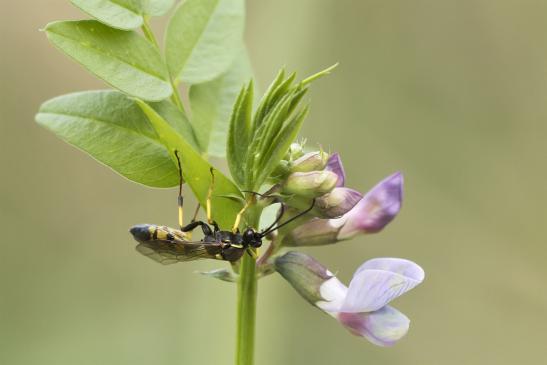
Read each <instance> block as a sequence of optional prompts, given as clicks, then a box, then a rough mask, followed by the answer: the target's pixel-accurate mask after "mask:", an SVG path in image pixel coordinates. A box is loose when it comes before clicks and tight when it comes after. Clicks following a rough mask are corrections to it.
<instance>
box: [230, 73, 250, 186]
mask: <svg viewBox="0 0 547 365" xmlns="http://www.w3.org/2000/svg"><path fill="white" fill-rule="evenodd" d="M252 112H253V83H252V81H251V82H250V83H249V85H248V86H247V87H244V88H242V89H241V92H240V93H239V96H238V98H237V100H236V103H235V105H234V110H233V113H232V116H231V118H230V128H229V130H228V140H227V149H226V152H227V158H228V166H229V167H230V172H231V173H232V176H233V177H234V179H235V180H236V182H237V183H238V185H239V186H241V187H244V188H245V189H250V188H251V186H250V185H249V184H247V175H248V174H249V173H251V171H248V169H247V168H248V167H249V165H248V164H247V163H246V160H247V158H248V155H249V150H248V146H249V143H250V138H251V118H252Z"/></svg>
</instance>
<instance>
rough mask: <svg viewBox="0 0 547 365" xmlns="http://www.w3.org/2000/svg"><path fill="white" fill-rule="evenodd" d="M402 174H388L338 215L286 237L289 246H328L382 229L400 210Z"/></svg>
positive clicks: (309, 224) (306, 226) (307, 225)
mask: <svg viewBox="0 0 547 365" xmlns="http://www.w3.org/2000/svg"><path fill="white" fill-rule="evenodd" d="M402 198H403V175H402V174H401V173H400V172H397V173H395V174H393V175H391V176H388V177H387V178H385V179H384V180H382V181H381V182H380V183H378V184H377V185H376V186H375V187H374V188H372V190H370V191H369V192H368V193H367V194H366V195H365V196H364V197H363V198H362V199H361V200H360V201H359V202H358V203H357V204H355V205H354V206H353V208H351V210H349V211H348V212H347V213H345V214H344V215H343V216H341V217H339V218H332V219H320V218H314V219H312V220H310V221H308V222H306V223H304V224H302V225H300V226H298V227H296V228H294V229H293V230H292V231H290V232H289V233H288V234H286V235H285V237H284V238H283V244H284V245H286V246H314V245H326V244H330V243H335V242H337V241H342V240H347V239H350V238H352V237H354V236H355V235H357V234H359V233H376V232H379V231H381V230H382V229H383V228H384V227H385V226H386V225H387V224H388V223H389V222H391V221H392V220H393V218H395V216H396V215H397V213H399V210H400V209H401V203H402Z"/></svg>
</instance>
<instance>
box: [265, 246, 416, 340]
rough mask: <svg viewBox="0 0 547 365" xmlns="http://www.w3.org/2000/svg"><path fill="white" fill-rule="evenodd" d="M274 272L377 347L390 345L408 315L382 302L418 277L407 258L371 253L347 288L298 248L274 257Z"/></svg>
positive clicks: (405, 328)
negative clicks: (377, 255) (275, 270)
mask: <svg viewBox="0 0 547 365" xmlns="http://www.w3.org/2000/svg"><path fill="white" fill-rule="evenodd" d="M275 266H276V269H277V271H278V272H279V273H280V274H281V275H282V276H283V277H284V278H285V279H286V280H287V281H288V282H289V283H290V284H291V285H292V286H293V287H294V288H295V289H296V291H298V292H299V293H300V295H302V296H303V297H304V298H305V299H306V300H308V301H309V302H310V303H311V304H313V305H314V306H316V307H318V308H319V309H321V310H323V311H324V312H326V313H327V314H329V315H331V316H332V317H334V318H336V319H337V320H338V321H339V322H340V323H341V324H342V325H343V326H344V327H345V328H346V329H348V330H349V331H350V332H351V333H353V334H354V335H357V336H362V337H365V338H366V339H367V340H369V341H370V342H372V343H373V344H375V345H378V346H391V345H393V344H395V343H396V342H397V341H398V340H400V339H401V338H402V337H403V336H404V335H405V334H406V333H407V332H408V328H409V324H410V320H409V319H408V318H407V317H406V316H405V315H404V314H402V313H401V312H399V311H398V310H397V309H395V308H393V307H391V306H389V305H388V303H389V302H391V301H392V300H393V299H395V298H397V297H399V296H400V295H402V294H404V293H406V292H407V291H409V290H410V289H412V288H414V287H415V286H417V285H418V284H420V283H421V282H422V281H423V280H424V271H423V270H422V268H421V267H420V266H418V265H417V264H415V263H414V262H412V261H408V260H404V259H397V258H377V259H372V260H369V261H367V262H365V263H364V264H363V265H361V266H360V267H359V268H358V269H357V271H355V273H354V274H353V278H352V280H351V282H350V285H349V288H348V287H346V286H345V285H344V284H342V283H341V282H340V280H338V279H337V278H336V277H335V276H334V274H332V273H331V272H330V271H328V270H327V269H326V268H325V267H324V266H322V265H321V264H320V263H319V262H317V261H316V260H315V259H313V258H312V257H310V256H307V255H305V254H303V253H300V252H288V253H286V254H285V255H283V256H281V257H279V258H277V259H276V261H275Z"/></svg>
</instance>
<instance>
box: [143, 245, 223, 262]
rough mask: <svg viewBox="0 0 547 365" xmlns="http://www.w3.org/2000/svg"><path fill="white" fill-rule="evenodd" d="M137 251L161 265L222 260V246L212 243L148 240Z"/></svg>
mask: <svg viewBox="0 0 547 365" xmlns="http://www.w3.org/2000/svg"><path fill="white" fill-rule="evenodd" d="M137 251H139V252H140V253H141V254H143V255H144V256H147V257H149V258H151V259H152V260H154V261H157V262H159V263H160V264H163V265H171V264H175V263H177V262H184V261H194V260H201V259H214V260H223V258H222V256H221V252H222V244H220V243H214V242H213V243H204V242H202V241H193V242H187V241H177V242H172V241H165V240H150V241H145V242H141V243H139V244H138V245H137Z"/></svg>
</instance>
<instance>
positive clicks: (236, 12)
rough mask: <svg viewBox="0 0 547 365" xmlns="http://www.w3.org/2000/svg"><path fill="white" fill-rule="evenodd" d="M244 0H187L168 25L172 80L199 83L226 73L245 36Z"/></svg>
mask: <svg viewBox="0 0 547 365" xmlns="http://www.w3.org/2000/svg"><path fill="white" fill-rule="evenodd" d="M244 23H245V7H244V1H243V0H186V1H184V2H183V3H182V4H181V5H179V7H178V8H177V10H176V12H175V13H174V14H173V16H172V18H171V20H170V22H169V25H168V27H167V34H166V38H165V55H166V59H167V65H168V67H169V72H170V74H171V76H172V78H173V79H175V80H177V81H179V80H182V81H184V82H186V83H188V84H199V83H202V82H205V81H209V80H212V79H214V78H216V77H218V76H219V75H221V74H222V73H224V72H225V71H226V70H227V69H228V68H229V67H230V65H231V64H232V62H233V60H234V58H235V57H236V55H237V52H238V51H239V49H240V48H239V46H240V44H241V40H242V38H243V28H244Z"/></svg>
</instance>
